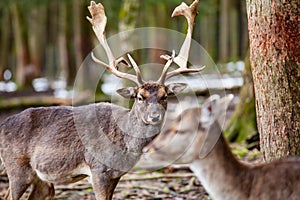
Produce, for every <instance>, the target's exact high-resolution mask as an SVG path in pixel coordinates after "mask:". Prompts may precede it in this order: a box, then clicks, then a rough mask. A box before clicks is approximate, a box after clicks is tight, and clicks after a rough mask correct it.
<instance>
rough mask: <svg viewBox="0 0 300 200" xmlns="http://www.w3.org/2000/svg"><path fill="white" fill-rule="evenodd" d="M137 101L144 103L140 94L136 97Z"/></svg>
mask: <svg viewBox="0 0 300 200" xmlns="http://www.w3.org/2000/svg"><path fill="white" fill-rule="evenodd" d="M137 100H138V102H139V103H141V102H143V101H144V97H143V96H142V95H140V94H138V95H137Z"/></svg>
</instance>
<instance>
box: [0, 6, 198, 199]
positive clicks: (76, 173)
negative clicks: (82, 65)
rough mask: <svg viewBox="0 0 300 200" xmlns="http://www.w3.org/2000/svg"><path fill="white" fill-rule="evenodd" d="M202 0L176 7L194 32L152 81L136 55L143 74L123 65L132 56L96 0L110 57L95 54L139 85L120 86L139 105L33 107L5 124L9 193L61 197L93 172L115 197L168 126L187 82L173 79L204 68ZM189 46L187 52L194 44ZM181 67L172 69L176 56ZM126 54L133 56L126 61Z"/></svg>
mask: <svg viewBox="0 0 300 200" xmlns="http://www.w3.org/2000/svg"><path fill="white" fill-rule="evenodd" d="M197 4H198V1H195V2H194V3H193V4H192V5H193V6H191V7H187V6H182V5H180V6H178V7H177V11H176V10H175V11H174V15H184V16H185V17H186V18H187V20H188V26H189V31H190V32H189V33H188V34H187V36H186V40H185V42H184V44H183V45H182V47H181V51H180V53H179V54H178V56H176V57H175V53H174V52H173V54H172V56H163V58H164V59H166V60H167V61H166V64H165V66H164V68H163V72H162V75H161V77H160V78H159V80H158V81H148V82H145V81H144V80H143V79H142V76H141V73H140V70H139V68H138V66H137V64H136V63H135V62H134V60H133V59H132V57H131V56H130V55H129V54H128V58H129V60H130V62H131V65H132V66H133V68H134V70H135V72H136V75H132V74H128V73H125V72H121V71H119V70H118V65H119V63H120V62H122V61H125V59H124V58H119V59H115V58H114V56H113V54H112V51H111V49H110V48H109V46H108V44H107V42H106V38H105V26H106V16H105V12H104V7H103V6H102V5H101V4H100V3H99V4H96V3H95V2H93V1H92V2H91V4H90V6H89V7H88V9H89V11H90V13H91V16H92V18H88V20H89V21H90V22H91V24H92V26H93V30H94V32H95V34H96V36H97V37H98V39H99V41H100V43H101V45H102V46H103V48H104V50H105V52H106V54H107V56H108V60H109V63H108V64H106V63H104V62H102V61H100V60H98V59H97V58H96V57H95V56H94V55H93V54H92V58H93V60H94V61H95V62H96V63H98V64H100V65H101V66H104V67H105V68H106V69H107V70H109V71H110V72H111V73H112V74H114V75H116V76H118V77H119V78H123V79H128V80H130V81H133V82H134V83H136V84H137V86H136V87H128V88H123V89H119V90H118V91H117V92H118V93H119V94H120V95H121V96H123V97H125V98H132V99H135V101H134V104H133V106H132V109H131V110H129V109H126V108H123V107H120V106H117V105H114V104H109V103H95V104H90V105H86V106H79V107H40V108H29V109H27V110H25V111H23V112H21V113H19V114H17V115H14V116H11V117H9V118H7V119H6V120H5V121H3V122H2V123H1V124H0V154H1V158H2V161H3V164H4V166H5V168H6V171H7V175H8V178H9V190H8V192H7V194H6V197H5V199H8V200H18V199H20V198H21V196H22V195H23V193H24V192H25V191H26V190H27V188H28V187H29V186H30V185H32V186H33V187H32V190H31V193H30V194H29V197H28V199H31V200H41V199H54V186H53V185H54V184H56V183H72V182H76V181H79V180H81V179H83V178H85V177H89V179H90V181H91V183H92V187H93V190H94V193H95V197H96V199H98V200H100V199H101V200H106V199H112V195H113V191H114V189H115V187H116V185H117V183H118V181H119V179H120V177H121V176H122V175H124V174H125V173H126V172H128V170H130V169H131V168H132V167H133V166H134V164H135V163H136V162H137V160H138V159H139V157H140V155H141V153H142V149H143V147H144V146H146V145H147V144H148V143H149V142H150V141H151V140H152V139H153V138H154V137H155V136H156V135H157V134H159V132H160V128H161V124H162V121H163V119H164V115H165V111H166V109H167V97H168V96H169V95H173V94H176V93H177V92H180V91H181V90H182V89H184V88H185V87H186V84H182V83H173V84H169V85H166V84H165V81H166V80H167V79H168V78H170V77H172V76H176V75H179V74H181V73H185V72H199V71H201V70H202V69H188V68H187V67H186V62H187V57H184V56H186V55H188V54H187V53H188V51H189V49H190V41H191V30H192V26H193V23H192V22H193V21H194V18H195V16H196V7H197ZM186 51H187V52H186ZM173 61H174V62H175V63H177V64H178V65H179V69H177V70H174V71H171V72H167V71H168V69H169V67H170V66H171V64H172V63H173ZM125 62H126V61H125Z"/></svg>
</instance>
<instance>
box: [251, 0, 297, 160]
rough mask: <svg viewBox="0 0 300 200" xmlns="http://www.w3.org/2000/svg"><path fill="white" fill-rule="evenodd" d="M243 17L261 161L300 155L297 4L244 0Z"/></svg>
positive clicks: (294, 0)
mask: <svg viewBox="0 0 300 200" xmlns="http://www.w3.org/2000/svg"><path fill="white" fill-rule="evenodd" d="M247 14H248V29H249V39H250V61H251V70H252V74H253V80H254V89H255V97H256V114H257V125H258V131H259V133H260V146H261V150H262V152H263V155H264V158H265V160H268V161H269V160H273V159H275V158H279V157H285V156H288V155H300V121H299V120H300V102H299V96H300V87H299V81H300V34H299V33H300V27H299V21H300V18H299V17H300V4H299V0H290V1H274V0H272V1H271V0H266V1H256V0H247Z"/></svg>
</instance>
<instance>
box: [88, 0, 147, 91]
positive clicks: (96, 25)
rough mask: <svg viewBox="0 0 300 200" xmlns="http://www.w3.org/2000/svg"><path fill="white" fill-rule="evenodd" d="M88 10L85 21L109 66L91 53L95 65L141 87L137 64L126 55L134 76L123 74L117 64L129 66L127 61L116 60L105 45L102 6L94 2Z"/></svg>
mask: <svg viewBox="0 0 300 200" xmlns="http://www.w3.org/2000/svg"><path fill="white" fill-rule="evenodd" d="M88 9H89V11H90V13H91V16H92V18H90V17H87V19H88V20H89V21H90V23H91V24H92V25H93V30H94V32H95V34H96V36H97V38H98V40H99V41H100V44H101V45H102V46H103V48H104V50H105V52H106V54H107V57H108V62H109V64H106V63H104V62H102V61H101V60H99V59H97V58H96V57H95V56H94V54H93V52H92V54H91V56H92V59H93V60H94V61H95V62H96V63H98V64H100V65H102V66H104V67H105V68H106V69H107V70H109V71H110V72H111V73H112V74H114V75H116V76H118V77H119V78H125V79H127V80H130V81H133V82H135V83H136V84H137V85H139V86H140V85H143V84H144V81H143V79H142V76H141V72H140V70H139V68H138V66H137V64H136V63H135V61H134V60H133V58H132V57H131V56H130V55H129V54H127V56H128V58H129V60H130V62H131V65H132V67H133V69H134V70H135V73H136V76H134V75H132V74H127V73H123V72H121V71H119V70H118V64H119V63H121V62H125V63H126V64H127V65H128V66H130V65H129V64H128V63H127V61H126V60H125V59H124V58H123V57H121V58H119V59H117V60H116V59H115V57H114V56H113V54H112V52H111V49H110V48H109V46H108V44H107V41H106V37H105V26H106V22H107V18H106V15H105V11H104V7H103V5H102V4H101V3H98V4H96V3H95V2H94V1H91V4H90V6H89V7H88Z"/></svg>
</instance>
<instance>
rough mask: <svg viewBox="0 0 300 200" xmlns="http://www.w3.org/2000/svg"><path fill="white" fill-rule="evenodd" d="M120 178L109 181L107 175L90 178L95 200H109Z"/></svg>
mask: <svg viewBox="0 0 300 200" xmlns="http://www.w3.org/2000/svg"><path fill="white" fill-rule="evenodd" d="M119 180H120V178H115V179H111V178H110V177H109V176H107V175H103V174H101V175H98V174H97V175H94V174H93V176H92V185H93V190H94V193H95V197H96V199H97V200H111V199H112V196H113V193H114V190H115V188H116V186H117V184H118V182H119Z"/></svg>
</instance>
